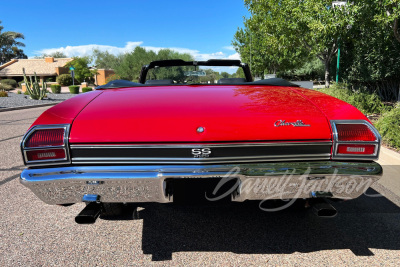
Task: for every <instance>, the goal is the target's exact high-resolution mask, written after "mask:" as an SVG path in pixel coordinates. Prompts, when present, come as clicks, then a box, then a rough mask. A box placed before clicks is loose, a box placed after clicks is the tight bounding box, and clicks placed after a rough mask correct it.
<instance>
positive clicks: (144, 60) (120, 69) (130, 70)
mask: <svg viewBox="0 0 400 267" xmlns="http://www.w3.org/2000/svg"><path fill="white" fill-rule="evenodd" d="M93 56H94V58H95V65H96V68H104V69H113V70H114V71H115V73H116V74H117V75H118V76H119V77H121V79H125V80H129V81H137V80H138V78H139V74H140V71H141V69H142V67H143V65H147V64H149V63H150V62H151V61H155V60H166V59H182V60H186V61H190V60H193V57H192V56H191V55H189V54H184V53H183V54H182V53H179V52H176V51H173V50H170V49H161V50H159V51H158V53H156V52H154V51H151V50H150V51H147V50H146V49H144V48H142V47H139V46H138V47H135V49H134V50H133V51H131V52H128V53H125V54H120V55H113V54H110V53H109V52H107V51H106V52H102V51H99V50H94V51H93ZM185 69H186V67H177V68H160V69H152V71H150V72H149V73H148V77H149V78H150V79H157V77H163V79H173V80H175V81H183V80H184V71H185Z"/></svg>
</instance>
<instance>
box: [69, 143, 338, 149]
mask: <svg viewBox="0 0 400 267" xmlns="http://www.w3.org/2000/svg"><path fill="white" fill-rule="evenodd" d="M301 145H307V146H314V145H332V141H316V142H275V143H272V142H268V143H224V144H215V143H210V144H199V143H193V144H186V143H185V144H165V145H164V144H157V145H142V144H138V145H74V144H71V146H70V147H71V149H74V148H89V149H90V148H93V149H96V148H203V147H210V148H212V147H253V146H301Z"/></svg>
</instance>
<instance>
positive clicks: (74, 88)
mask: <svg viewBox="0 0 400 267" xmlns="http://www.w3.org/2000/svg"><path fill="white" fill-rule="evenodd" d="M68 88H69V91H70V92H71V94H79V85H71V86H68Z"/></svg>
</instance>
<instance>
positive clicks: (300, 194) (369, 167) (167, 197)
mask: <svg viewBox="0 0 400 267" xmlns="http://www.w3.org/2000/svg"><path fill="white" fill-rule="evenodd" d="M381 176H382V167H381V166H380V165H379V164H378V163H376V162H339V161H317V162H316V161H313V162H289V163H287V162H286V163H259V164H229V165H203V166H199V165H194V166H193V165H165V166H72V167H49V168H40V169H35V168H28V169H25V170H24V171H23V172H22V174H21V183H22V184H23V185H25V186H26V187H28V188H29V189H30V190H32V192H33V193H34V194H35V195H36V196H37V197H38V198H39V199H41V200H42V201H44V202H45V203H47V204H69V203H77V202H82V201H85V199H86V198H88V196H95V197H96V199H97V200H98V201H101V202H128V203H129V202H136V203H142V202H158V203H168V202H172V201H173V192H172V193H171V192H170V190H168V183H169V182H170V181H172V180H174V179H204V178H209V179H219V183H218V185H217V186H216V188H215V190H214V192H213V194H215V195H211V196H208V197H209V199H210V200H214V199H218V196H221V195H230V196H231V199H232V201H238V202H241V201H245V200H266V199H294V198H310V197H315V196H316V195H318V194H321V195H324V196H330V197H333V198H339V199H353V198H357V197H359V196H360V195H361V194H363V193H364V192H365V191H366V190H367V189H368V188H369V187H370V186H371V185H372V184H373V183H374V182H376V181H377V180H379V178H380V177H381ZM232 179H235V181H236V182H235V183H234V184H235V185H234V186H233V187H232V188H230V189H228V190H227V191H225V192H221V191H220V190H219V188H222V185H223V184H224V183H226V182H228V181H231V180H232Z"/></svg>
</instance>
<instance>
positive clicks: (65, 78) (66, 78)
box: [56, 74, 72, 86]
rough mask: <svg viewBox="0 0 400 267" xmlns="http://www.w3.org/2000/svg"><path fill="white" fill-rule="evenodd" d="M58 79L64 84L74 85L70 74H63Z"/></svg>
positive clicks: (59, 82)
mask: <svg viewBox="0 0 400 267" xmlns="http://www.w3.org/2000/svg"><path fill="white" fill-rule="evenodd" d="M56 81H57V83H58V84H60V85H62V86H69V85H72V77H71V75H69V74H61V75H60V76H58V77H57V79H56Z"/></svg>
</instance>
